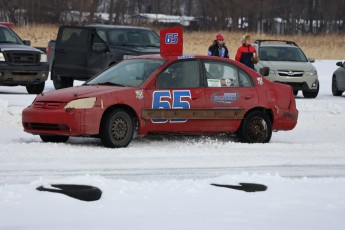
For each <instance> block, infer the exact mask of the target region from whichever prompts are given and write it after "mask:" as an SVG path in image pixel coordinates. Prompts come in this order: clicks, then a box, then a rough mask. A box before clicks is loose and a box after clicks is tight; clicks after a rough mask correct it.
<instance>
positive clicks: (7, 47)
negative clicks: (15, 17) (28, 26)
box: [0, 25, 49, 94]
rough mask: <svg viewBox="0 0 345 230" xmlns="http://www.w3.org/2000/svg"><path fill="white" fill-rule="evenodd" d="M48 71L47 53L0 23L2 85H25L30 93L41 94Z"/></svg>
mask: <svg viewBox="0 0 345 230" xmlns="http://www.w3.org/2000/svg"><path fill="white" fill-rule="evenodd" d="M48 73H49V65H48V62H47V56H46V54H45V53H44V52H42V51H41V50H38V49H36V48H33V47H30V42H29V41H22V40H21V39H20V38H19V36H18V35H17V34H16V33H15V32H14V31H13V30H11V29H10V28H8V27H6V26H1V25H0V85H3V86H18V85H23V86H26V89H27V91H28V93H30V94H39V93H42V92H43V90H44V85H45V81H46V80H47V78H48Z"/></svg>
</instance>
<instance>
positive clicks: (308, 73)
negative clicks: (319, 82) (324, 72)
mask: <svg viewBox="0 0 345 230" xmlns="http://www.w3.org/2000/svg"><path fill="white" fill-rule="evenodd" d="M305 75H306V76H314V75H317V70H316V69H315V68H313V69H312V70H311V71H307V72H305Z"/></svg>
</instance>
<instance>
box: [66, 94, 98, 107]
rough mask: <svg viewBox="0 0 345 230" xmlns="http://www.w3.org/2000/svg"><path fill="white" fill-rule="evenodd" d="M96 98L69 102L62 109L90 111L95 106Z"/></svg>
mask: <svg viewBox="0 0 345 230" xmlns="http://www.w3.org/2000/svg"><path fill="white" fill-rule="evenodd" d="M95 102H96V98H95V97H88V98H81V99H76V100H73V101H70V102H68V103H67V105H66V106H65V107H64V109H66V110H71V109H91V108H93V107H94V106H95Z"/></svg>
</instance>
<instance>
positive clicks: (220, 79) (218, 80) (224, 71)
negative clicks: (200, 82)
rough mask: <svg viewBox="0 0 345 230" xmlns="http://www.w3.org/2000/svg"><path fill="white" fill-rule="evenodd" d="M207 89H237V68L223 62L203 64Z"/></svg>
mask: <svg viewBox="0 0 345 230" xmlns="http://www.w3.org/2000/svg"><path fill="white" fill-rule="evenodd" d="M205 70H206V78H207V85H208V87H239V80H238V71H237V68H236V67H234V66H231V65H229V64H226V63H223V62H205Z"/></svg>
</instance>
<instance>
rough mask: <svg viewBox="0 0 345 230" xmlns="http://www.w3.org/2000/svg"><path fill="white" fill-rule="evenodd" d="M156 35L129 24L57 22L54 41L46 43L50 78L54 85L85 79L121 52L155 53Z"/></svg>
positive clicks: (157, 41) (65, 85)
mask: <svg viewBox="0 0 345 230" xmlns="http://www.w3.org/2000/svg"><path fill="white" fill-rule="evenodd" d="M159 44H160V40H159V36H158V35H157V34H156V32H154V31H153V30H151V29H147V28H142V27H133V26H115V25H88V26H83V27H76V26H61V27H60V28H59V32H58V36H57V40H56V42H54V41H51V42H49V45H48V50H49V55H48V59H49V63H50V65H51V78H52V80H53V82H54V87H55V88H56V89H61V88H66V87H71V86H73V81H74V80H88V79H90V78H91V77H93V76H94V75H96V74H98V73H99V72H101V71H103V70H104V69H106V68H108V67H110V66H112V65H114V64H116V63H118V62H119V61H121V60H122V59H123V58H124V57H125V56H138V55H145V54H158V53H159V47H160V46H159Z"/></svg>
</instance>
